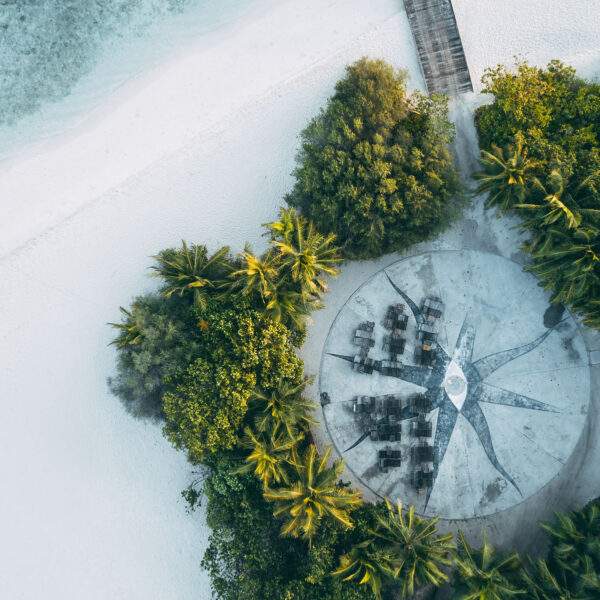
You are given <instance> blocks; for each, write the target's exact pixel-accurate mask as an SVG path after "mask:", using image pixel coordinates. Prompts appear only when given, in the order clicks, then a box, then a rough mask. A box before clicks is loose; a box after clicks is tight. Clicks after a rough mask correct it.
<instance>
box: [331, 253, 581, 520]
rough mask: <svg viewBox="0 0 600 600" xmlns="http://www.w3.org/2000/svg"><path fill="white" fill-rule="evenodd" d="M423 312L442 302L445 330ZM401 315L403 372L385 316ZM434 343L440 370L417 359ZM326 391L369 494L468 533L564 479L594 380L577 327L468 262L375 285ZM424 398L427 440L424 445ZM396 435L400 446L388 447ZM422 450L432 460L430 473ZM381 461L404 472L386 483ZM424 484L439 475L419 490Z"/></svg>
mask: <svg viewBox="0 0 600 600" xmlns="http://www.w3.org/2000/svg"><path fill="white" fill-rule="evenodd" d="M427 298H430V299H432V300H433V304H432V306H435V302H436V301H437V300H441V302H442V304H443V306H442V307H441V311H442V315H441V317H439V318H432V317H429V318H428V315H427V309H426V308H424V307H423V302H424V301H425V299H427ZM398 305H399V306H400V310H402V311H403V313H404V314H405V315H407V316H408V321H407V323H406V329H405V330H400V329H398V330H397V331H396V333H397V334H398V335H400V336H401V337H402V338H404V339H405V347H404V352H403V353H402V354H398V355H397V360H398V361H400V362H401V364H396V365H394V364H390V362H389V361H390V359H393V357H391V356H390V352H389V351H388V350H387V348H389V346H388V345H386V341H387V342H388V343H389V341H390V340H388V339H386V336H389V335H390V334H391V333H392V331H391V330H390V329H389V328H388V327H389V325H390V322H389V320H388V321H387V322H386V316H387V311H388V307H389V306H398ZM430 312H432V313H433V312H435V311H430ZM369 322H370V323H371V325H368V324H367V323H369ZM361 323H365V328H364V330H363V331H361V332H360V334H359V336H360V337H362V338H364V339H366V340H367V341H365V342H362V343H363V344H364V345H365V347H368V353H366V352H365V351H363V357H362V358H360V356H359V353H360V346H359V345H357V344H356V343H355V342H358V341H360V340H359V338H357V339H356V340H355V331H356V329H357V327H358V326H359V325H360V324H361ZM386 325H387V326H388V327H386ZM419 330H421V333H419ZM428 330H433V331H434V332H435V335H437V338H436V340H435V341H432V342H430V343H429V344H427V341H426V340H425V342H424V341H423V340H422V339H419V338H422V336H423V334H424V333H425V335H427V331H428ZM369 339H372V342H370V341H368V340H369ZM424 343H425V344H426V346H427V345H429V346H430V347H431V348H432V354H431V355H430V356H431V357H432V362H431V364H430V365H427V364H424V363H423V359H422V358H419V356H418V352H419V348H421V349H422V348H423V344H424ZM371 344H372V346H371ZM369 346H371V347H369ZM425 349H426V350H427V348H425ZM365 354H366V356H365ZM365 358H366V359H369V360H368V361H366V360H365ZM356 361H359V362H360V361H362V362H366V368H365V367H361V366H360V365H357V364H356ZM369 365H370V366H369ZM371 370H372V372H371V373H369V371H371ZM319 388H320V390H319V391H320V392H321V398H322V401H323V402H325V403H324V405H323V416H324V418H323V423H324V425H325V426H326V428H327V431H328V433H329V436H330V437H331V440H332V442H333V444H334V445H335V447H336V449H337V450H338V452H339V453H340V454H341V455H342V456H344V457H345V458H346V466H347V468H348V469H350V470H351V471H352V473H353V474H354V475H355V476H356V477H357V478H358V480H359V481H360V482H361V483H362V485H363V486H364V487H365V488H367V489H370V490H371V491H372V492H373V493H375V494H376V495H377V496H379V497H382V498H383V497H388V498H390V499H392V500H394V501H395V500H396V499H399V500H400V501H402V502H403V503H404V504H407V505H408V504H414V505H415V507H416V509H417V511H418V512H419V513H421V514H425V515H431V516H433V515H441V516H442V517H443V518H447V519H468V518H472V517H482V516H485V515H490V514H493V513H496V512H498V511H501V510H505V509H507V508H510V507H511V506H513V505H515V504H517V503H519V502H521V501H523V500H524V499H525V498H527V497H529V496H531V495H533V494H535V493H536V492H538V491H539V490H540V489H541V488H542V487H543V486H544V485H545V484H546V483H548V482H549V481H550V480H551V479H552V478H553V477H555V476H556V475H557V474H558V472H559V471H560V470H561V468H562V467H563V465H564V464H565V463H566V461H567V460H568V458H569V456H570V455H571V453H572V452H573V450H574V448H575V446H576V444H577V442H578V440H579V438H580V436H581V433H582V430H583V427H584V424H585V421H586V417H587V408H588V403H589V395H590V375H589V365H588V356H587V350H586V347H585V344H584V341H583V339H582V336H581V334H580V332H579V330H578V328H577V326H576V324H575V322H574V321H573V319H572V317H571V316H570V315H569V313H567V312H565V313H564V315H562V316H561V315H560V312H559V313H558V314H557V311H556V309H550V307H549V303H548V295H547V294H546V293H545V292H544V291H543V290H542V289H541V288H540V287H539V286H538V285H537V280H536V279H535V278H534V277H533V276H532V275H530V274H528V273H525V272H524V271H523V270H522V267H521V266H520V265H518V264H516V263H514V262H511V261H509V260H507V259H505V258H502V257H500V256H497V255H493V254H489V253H485V252H475V251H468V250H463V251H443V252H431V253H426V254H421V255H419V256H415V257H411V258H407V259H404V260H400V261H398V262H396V263H394V264H392V265H391V266H389V267H387V268H386V269H384V270H383V271H380V272H379V273H377V274H375V275H374V276H373V277H371V278H370V279H369V280H367V281H366V282H365V283H364V284H363V285H362V286H361V287H360V288H359V289H358V290H357V291H356V292H355V293H354V294H353V295H352V296H351V297H350V298H349V299H348V301H347V302H346V304H345V305H344V306H343V307H342V309H341V310H340V312H339V313H338V315H337V317H336V319H335V321H334V323H333V325H332V326H331V329H330V331H329V334H328V337H327V341H326V343H325V347H324V352H323V357H322V361H321V371H320V377H319ZM385 396H388V398H387V399H386V398H385ZM417 396H419V397H420V399H421V400H420V401H421V402H424V403H425V405H426V408H425V409H424V410H425V412H424V414H423V417H424V418H425V421H427V422H429V423H431V426H430V427H431V435H430V436H429V437H428V436H426V435H425V436H424V437H416V435H415V434H416V433H417V432H415V430H414V427H415V424H416V421H417V419H416V417H415V411H416V410H417V407H416V405H415V398H416V397H417ZM357 398H360V400H358V401H357V400H356V399H357ZM394 398H396V399H397V401H395V400H394ZM411 399H412V400H411ZM327 402H328V403H327ZM395 402H397V403H399V407H398V408H394V406H395ZM360 404H364V406H359V405H360ZM416 404H418V402H417V403H416ZM394 413H396V414H394ZM426 428H427V426H425V430H426ZM398 429H400V430H401V434H400V439H399V440H397V439H395V440H394V439H393V438H392V440H390V439H387V440H386V439H381V438H386V436H389V435H390V433H391V435H394V432H395V431H397V430H398ZM421 433H423V431H421ZM425 433H426V431H425ZM396 437H398V436H397V434H396ZM419 445H421V446H423V445H428V446H430V447H431V449H430V450H422V451H421V452H423V456H424V457H425V458H424V460H423V461H420V460H419V459H418V458H417V456H416V454H415V448H417V447H418V446H419ZM381 450H396V451H398V450H399V451H400V453H401V463H400V464H399V465H398V462H397V461H394V460H391V461H388V463H389V465H388V466H387V467H385V468H383V469H382V466H383V463H380V462H379V451H381ZM428 452H429V453H431V455H430V457H429V458H430V460H429V462H426V461H427V453H428ZM389 456H390V457H392V456H396V457H397V455H392V454H390V455H389ZM417 471H424V472H427V471H429V472H430V475H425V476H424V479H423V481H421V483H420V484H419V485H420V489H418V487H417V485H416V483H418V481H417V482H415V477H417V478H420V477H421V476H420V475H416V476H415V472H417ZM428 477H429V478H430V480H431V482H432V485H431V486H428V485H427V484H426V483H425V482H426V480H427V478H428Z"/></svg>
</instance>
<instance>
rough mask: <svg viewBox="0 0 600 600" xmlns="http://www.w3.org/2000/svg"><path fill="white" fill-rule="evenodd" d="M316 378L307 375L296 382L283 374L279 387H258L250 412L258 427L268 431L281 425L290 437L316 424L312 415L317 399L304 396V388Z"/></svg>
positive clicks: (249, 414) (257, 428)
mask: <svg viewBox="0 0 600 600" xmlns="http://www.w3.org/2000/svg"><path fill="white" fill-rule="evenodd" d="M312 381H313V378H309V377H305V378H304V380H303V381H302V382H301V383H299V384H296V385H294V384H292V383H290V382H289V381H287V380H285V379H284V378H283V377H281V378H280V379H279V382H278V383H277V388H276V389H274V390H273V391H271V392H270V393H267V392H264V391H263V390H262V389H260V388H255V389H254V391H253V392H252V396H251V397H250V409H249V410H248V413H247V414H248V416H249V417H251V418H253V419H254V426H255V428H256V430H257V431H259V432H265V431H269V430H276V429H278V428H280V427H281V428H282V429H284V430H285V431H286V433H287V435H288V436H289V437H290V438H294V437H295V436H296V435H297V432H298V428H307V427H308V426H309V425H310V424H316V421H314V420H313V419H312V418H311V417H310V416H309V414H310V413H311V412H312V411H314V410H315V408H316V407H315V404H314V402H311V401H310V400H306V399H305V398H303V397H302V392H303V391H304V388H305V387H306V386H307V385H308V384H309V383H312Z"/></svg>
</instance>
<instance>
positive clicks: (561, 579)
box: [521, 560, 600, 600]
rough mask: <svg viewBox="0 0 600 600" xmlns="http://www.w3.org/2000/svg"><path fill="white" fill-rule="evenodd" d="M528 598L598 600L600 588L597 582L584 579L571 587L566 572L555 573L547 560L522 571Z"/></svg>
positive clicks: (532, 599) (538, 599)
mask: <svg viewBox="0 0 600 600" xmlns="http://www.w3.org/2000/svg"><path fill="white" fill-rule="evenodd" d="M521 578H522V581H523V585H524V587H525V590H526V593H527V598H528V599H531V600H597V599H598V597H599V594H598V592H599V591H600V586H599V585H598V582H597V580H596V581H595V582H594V581H593V580H592V579H591V578H590V577H583V578H581V579H580V580H579V581H575V582H574V585H572V587H571V585H570V584H569V583H568V581H567V577H566V575H565V572H564V571H558V572H553V570H552V569H550V567H549V566H548V564H547V562H546V561H545V560H540V561H539V562H537V563H530V567H529V569H527V570H526V569H523V570H522V571H521Z"/></svg>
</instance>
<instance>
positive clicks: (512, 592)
mask: <svg viewBox="0 0 600 600" xmlns="http://www.w3.org/2000/svg"><path fill="white" fill-rule="evenodd" d="M458 536H459V539H460V544H461V546H460V548H458V549H456V550H455V551H454V552H453V555H454V563H455V565H456V575H455V581H454V596H453V598H454V599H455V600H507V599H509V598H513V597H515V596H518V595H520V594H524V593H525V592H524V591H523V590H522V589H520V588H519V586H518V584H517V583H516V576H517V575H518V573H519V568H520V566H521V559H520V558H519V555H518V554H516V553H513V554H511V555H510V556H506V557H502V556H498V555H497V554H496V552H495V551H494V549H493V548H492V546H490V545H489V544H488V543H487V538H486V535H485V531H484V532H483V546H482V547H481V548H478V549H474V548H471V547H470V546H469V544H467V542H466V540H465V538H464V536H463V534H462V531H460V530H459V531H458Z"/></svg>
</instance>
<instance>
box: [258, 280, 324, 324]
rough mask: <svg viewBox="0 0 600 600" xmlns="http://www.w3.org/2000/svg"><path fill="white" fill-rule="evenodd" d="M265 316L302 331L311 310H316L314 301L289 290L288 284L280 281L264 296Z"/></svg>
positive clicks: (316, 306) (316, 305)
mask: <svg viewBox="0 0 600 600" xmlns="http://www.w3.org/2000/svg"><path fill="white" fill-rule="evenodd" d="M265 299H266V306H265V316H267V317H269V318H270V319H271V320H273V321H275V323H282V324H283V325H285V326H286V327H289V328H290V329H293V330H295V331H302V330H304V327H305V325H306V319H307V317H308V316H309V315H310V313H311V310H313V309H315V308H318V307H319V306H318V304H317V302H316V301H314V300H312V299H307V298H306V297H305V296H304V295H302V294H301V293H299V292H296V291H294V290H293V289H292V288H290V285H289V282H288V281H286V280H282V281H280V282H279V283H278V284H277V285H276V286H275V287H272V288H271V289H270V290H269V291H268V292H267V294H266V296H265Z"/></svg>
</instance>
